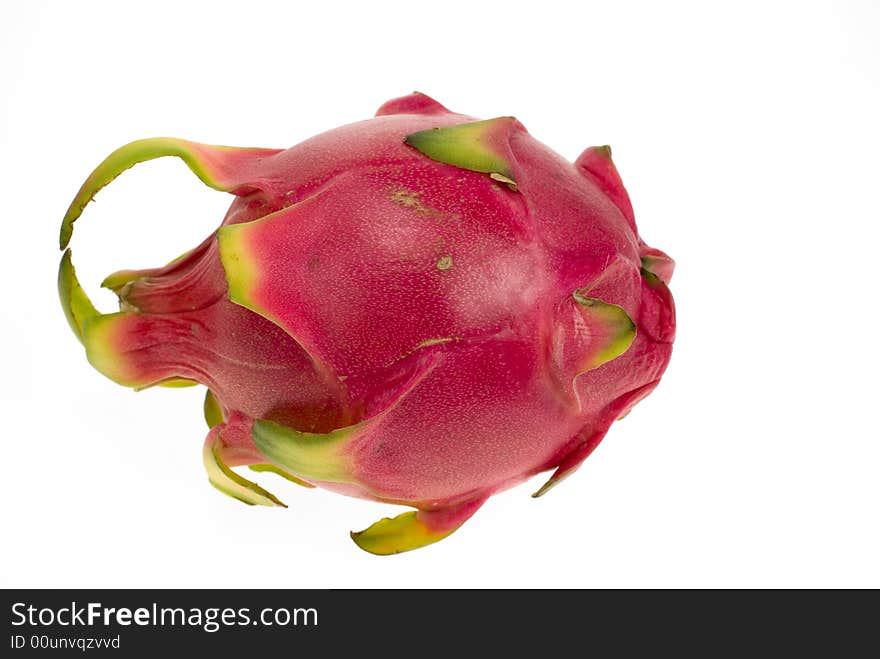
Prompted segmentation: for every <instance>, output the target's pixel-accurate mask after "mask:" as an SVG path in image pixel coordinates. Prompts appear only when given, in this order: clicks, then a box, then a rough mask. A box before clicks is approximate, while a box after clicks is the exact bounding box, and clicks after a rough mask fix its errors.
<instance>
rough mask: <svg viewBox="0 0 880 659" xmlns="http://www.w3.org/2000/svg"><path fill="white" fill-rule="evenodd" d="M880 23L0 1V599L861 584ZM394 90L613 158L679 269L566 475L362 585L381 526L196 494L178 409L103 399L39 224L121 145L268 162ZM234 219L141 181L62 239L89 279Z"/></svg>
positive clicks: (180, 179)
mask: <svg viewBox="0 0 880 659" xmlns="http://www.w3.org/2000/svg"><path fill="white" fill-rule="evenodd" d="M878 7H880V5H878V4H877V3H876V2H872V1H871V0H865V1H863V2H821V3H820V2H792V3H782V2H755V3H751V2H735V3H733V2H732V3H727V5H722V4H720V3H698V2H695V3H677V2H645V3H631V2H608V1H603V2H600V3H576V2H560V3H556V2H550V1H548V0H542V2H536V3H528V4H526V3H523V4H518V3H516V2H512V1H509V0H508V1H507V2H486V3H481V2H476V1H473V0H472V1H469V2H455V1H451V0H449V1H445V2H433V3H418V2H400V3H381V2H370V3H367V2H364V3H350V4H341V3H337V2H329V1H327V2H323V3H293V2H289V3H288V2H277V3H263V2H254V1H249V2H235V3H224V2H211V3H207V2H206V3H196V2H187V3H185V2H172V3H168V2H151V3H137V4H135V3H118V2H117V3H98V2H82V1H81V2H52V3H50V2H8V1H7V2H3V3H2V4H0V113H2V114H0V131H2V132H0V181H2V188H0V189H2V195H3V197H2V198H3V203H2V206H0V209H2V210H0V213H2V223H0V227H2V258H0V268H2V273H0V275H2V276H0V286H2V306H0V320H2V324H0V332H2V341H0V351H2V362H0V363H2V377H0V405H2V415H0V428H2V438H0V441H2V461H3V463H2V479H0V528H2V536H3V537H2V540H0V584H3V585H7V586H27V587H39V586H104V587H135V586H141V587H173V586H184V587H195V586H217V587H221V586H237V587H245V586H257V587H318V588H325V587H368V586H369V587H373V586H378V587H382V586H403V587H426V586H439V587H445V586H461V587H470V586H473V587H488V586H496V587H507V586H523V587H538V586H546V587H567V586H577V587H869V586H870V587H874V588H876V587H880V561H878V560H877V557H878V556H880V529H878V503H880V478H878V475H880V430H878V426H877V418H878V417H877V407H878V393H880V386H878V380H877V374H878V368H880V360H878V338H877V333H878V322H877V321H878V312H877V298H878V284H877V282H878V277H880V269H878V253H877V239H878V237H880V229H878V226H880V210H878V209H880V203H878V189H880V166H878V154H880V136H878V117H880V52H878V39H877V35H878V34H880V10H878ZM413 89H418V90H420V91H423V92H425V93H428V94H430V95H432V96H434V97H435V98H437V99H438V100H439V101H440V102H442V103H444V104H445V105H447V106H448V107H450V108H452V109H454V110H458V111H461V112H465V113H468V114H472V115H476V116H482V117H493V116H498V115H506V114H515V115H516V116H517V117H518V118H519V119H520V120H521V121H522V122H523V123H524V124H525V125H526V126H527V128H528V129H529V130H530V132H531V133H532V134H533V135H534V136H535V137H537V138H538V139H540V140H542V141H543V142H545V143H547V144H548V145H550V146H551V147H553V148H555V149H556V150H557V151H559V152H560V153H562V154H563V155H565V156H566V157H569V158H575V157H576V156H577V155H578V154H579V153H580V151H581V150H582V149H583V148H584V147H586V146H589V145H593V144H605V143H609V144H611V145H612V146H613V148H614V155H615V160H616V162H617V165H618V167H619V169H620V171H621V173H622V175H623V178H624V181H625V183H626V185H627V186H628V188H629V191H630V193H631V195H632V199H633V203H634V206H635V209H636V217H637V220H638V223H639V227H640V230H641V233H642V235H643V236H644V238H645V239H646V240H647V241H648V242H649V243H650V244H652V245H655V246H657V247H659V248H662V249H664V250H666V251H667V252H668V253H669V254H670V255H672V256H673V257H674V258H675V259H676V260H677V262H678V269H677V271H676V275H675V278H674V280H673V282H672V290H673V293H674V295H675V298H676V302H677V306H678V319H679V332H678V338H677V342H676V347H675V352H674V354H673V359H672V363H671V366H670V368H669V370H668V372H667V376H666V377H665V379H664V381H663V382H662V383H661V385H660V387H659V388H658V389H657V390H656V392H655V393H654V394H653V395H652V396H651V397H650V398H648V399H647V400H646V401H644V402H643V403H642V404H640V405H639V406H638V407H637V408H636V409H635V410H634V411H633V413H632V414H631V415H630V416H629V417H628V418H627V419H626V420H624V421H622V422H621V423H619V424H616V425H615V426H614V427H613V428H612V430H611V432H610V433H609V435H608V437H607V438H606V440H605V442H604V443H603V444H602V445H601V446H600V448H599V449H598V450H597V451H596V453H594V455H593V456H592V457H591V458H590V459H589V460H588V461H587V463H586V464H585V465H584V467H583V468H582V469H581V470H580V471H579V472H578V473H577V474H576V475H575V476H574V477H572V478H571V479H569V480H568V481H566V482H565V483H564V484H563V485H562V486H560V487H558V488H557V489H556V490H554V491H553V492H552V493H550V494H548V495H547V496H546V497H544V498H542V499H540V500H533V499H530V498H529V496H528V495H529V494H530V493H531V492H532V491H533V490H534V489H536V487H537V486H538V485H539V484H540V483H541V482H543V479H542V478H536V479H534V480H533V481H531V482H529V483H526V484H524V485H522V486H520V487H517V488H515V489H513V490H510V491H508V492H506V493H504V494H501V495H499V496H496V497H494V498H492V499H491V500H490V501H489V503H487V505H485V506H484V508H483V509H482V510H481V511H480V512H479V513H478V514H477V515H476V516H475V517H474V518H473V519H472V520H471V521H470V522H468V523H467V524H466V525H465V526H464V527H463V528H462V529H461V530H460V531H459V532H458V533H456V534H455V535H454V536H452V537H450V538H449V539H447V540H445V541H443V542H441V543H439V544H437V545H434V546H431V547H428V548H426V549H422V550H419V551H416V552H412V553H409V554H404V555H400V556H395V557H388V558H377V557H374V556H371V555H369V554H366V553H363V552H361V551H360V550H359V549H357V547H355V545H354V544H353V543H352V542H351V541H350V540H349V538H348V531H349V530H350V529H361V528H364V527H366V526H368V525H369V524H370V523H372V522H373V521H375V520H377V519H379V518H380V517H382V516H386V515H390V514H394V513H397V512H399V511H398V509H397V508H395V507H393V506H388V505H383V504H379V503H374V502H367V501H359V500H355V499H350V498H346V497H341V496H338V495H333V494H330V493H327V492H322V491H307V490H303V489H300V488H298V487H296V486H295V485H292V484H287V483H284V482H283V481H281V480H278V479H275V478H274V477H272V476H271V475H263V477H262V478H261V481H262V482H264V483H265V484H266V485H267V486H269V487H270V489H272V490H273V491H274V492H275V493H276V494H278V495H279V496H281V498H283V499H285V500H286V501H287V503H288V504H289V505H290V508H289V509H288V510H281V509H268V508H249V507H246V506H243V505H241V504H239V503H238V502H236V501H233V500H232V499H229V498H227V497H224V496H222V495H220V494H219V493H218V492H216V491H215V490H213V488H211V487H210V486H209V485H208V483H207V480H206V478H205V476H204V472H203V469H202V465H201V447H202V442H203V439H204V435H205V433H206V430H205V427H204V422H203V420H202V416H201V398H202V388H201V387H199V388H198V389H186V390H166V389H154V390H149V391H145V392H141V393H138V394H135V393H132V392H131V391H129V390H127V389H124V388H122V387H119V386H117V385H115V384H113V383H112V382H110V381H109V380H106V379H105V378H104V377H103V376H101V375H100V374H98V373H97V372H96V371H94V370H93V369H92V368H91V367H90V366H89V364H88V363H87V362H86V360H85V356H84V354H83V350H82V348H81V347H80V345H79V344H78V343H77V341H76V339H75V338H74V336H73V335H72V333H71V332H70V329H69V328H68V326H67V324H66V322H65V320H64V316H63V314H62V312H61V308H60V305H59V303H58V300H57V293H56V290H55V278H56V271H57V262H58V259H59V257H60V252H58V251H57V233H58V227H59V224H60V220H61V216H62V215H63V213H64V211H65V209H66V208H67V205H68V203H69V202H70V200H71V199H72V197H73V195H74V193H75V192H76V190H77V189H78V187H79V185H80V183H81V182H82V180H83V179H84V178H85V177H86V176H87V175H88V173H89V172H90V171H91V169H92V168H93V167H94V166H95V165H96V164H97V163H98V162H100V160H101V159H102V158H103V157H104V156H106V155H107V154H108V153H109V152H110V151H111V150H113V149H114V148H116V147H117V146H119V145H121V144H123V143H125V142H128V141H130V140H133V139H136V138H141V137H150V136H157V135H173V136H179V137H184V138H188V139H191V140H196V141H201V142H208V143H221V144H236V145H247V146H271V147H286V146H290V145H292V144H295V143H296V142H299V141H301V140H302V139H305V138H307V137H309V136H311V135H313V134H316V133H318V132H321V131H323V130H327V129H329V128H332V127H335V126H337V125H340V124H343V123H347V122H351V121H355V120H359V119H362V118H366V117H368V116H370V115H371V114H372V113H373V112H374V111H375V109H376V108H377V107H378V106H379V105H380V104H381V103H382V102H383V101H385V100H387V99H388V98H392V97H395V96H399V95H402V94H405V93H408V92H410V91H412V90H413ZM229 201H230V199H229V198H228V197H227V196H226V195H223V194H222V193H218V192H214V191H211V190H208V189H207V188H204V187H203V186H202V185H201V183H200V182H199V181H198V180H197V179H195V178H194V177H193V176H192V175H190V173H189V172H188V171H187V170H186V168H185V167H184V166H183V165H182V164H181V163H180V162H178V161H175V160H173V159H164V160H161V161H156V162H152V163H147V164H144V165H140V166H138V167H137V168H135V169H134V170H132V171H130V172H128V173H126V174H125V175H123V176H122V177H120V178H119V179H118V180H117V181H116V182H114V183H113V184H112V185H111V186H110V187H108V188H107V189H106V190H105V191H103V192H102V193H101V194H100V195H99V198H98V200H97V202H96V203H94V204H92V205H90V206H89V208H88V209H87V211H86V212H85V214H84V216H83V218H82V220H81V221H80V222H78V223H77V232H76V234H75V236H74V240H73V246H74V252H75V257H76V259H75V263H76V265H77V267H78V271H79V274H80V275H81V280H82V282H83V285H84V286H85V287H86V289H87V290H88V291H89V293H90V294H91V295H92V297H93V299H94V300H95V302H96V304H97V305H98V306H99V308H101V309H103V310H105V311H110V310H113V309H114V308H115V307H114V300H113V297H112V295H110V294H109V293H107V292H105V291H99V289H98V284H99V282H100V281H101V279H102V278H103V276H104V275H106V274H108V273H110V272H112V271H115V270H117V269H120V268H124V267H147V266H153V265H158V264H161V263H164V262H165V261H167V260H169V258H171V257H174V256H176V255H177V254H179V253H180V252H182V251H184V250H185V249H187V248H189V247H191V246H194V245H195V244H196V243H197V242H199V241H200V240H201V239H202V238H203V237H204V236H205V235H207V234H208V233H209V232H210V231H212V230H213V229H214V228H215V227H216V225H217V224H218V223H219V221H220V219H221V217H222V214H223V212H224V209H225V207H226V205H227V204H228V203H229Z"/></svg>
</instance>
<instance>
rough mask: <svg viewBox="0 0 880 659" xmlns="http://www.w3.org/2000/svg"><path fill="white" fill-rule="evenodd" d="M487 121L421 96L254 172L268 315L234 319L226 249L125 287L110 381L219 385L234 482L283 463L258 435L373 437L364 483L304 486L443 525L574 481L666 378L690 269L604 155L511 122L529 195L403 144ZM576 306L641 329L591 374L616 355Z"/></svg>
mask: <svg viewBox="0 0 880 659" xmlns="http://www.w3.org/2000/svg"><path fill="white" fill-rule="evenodd" d="M474 121H477V120H476V119H474V118H472V117H468V116H464V115H460V114H455V113H452V112H449V111H448V110H446V109H445V108H443V107H442V106H441V105H439V104H438V103H436V102H435V101H433V100H431V99H430V98H428V97H427V96H424V95H422V94H413V95H410V96H407V97H403V98H401V99H395V100H393V101H389V102H388V103H386V104H385V105H383V106H382V108H380V110H379V112H378V114H377V116H376V117H375V118H373V119H369V120H366V121H362V122H358V123H355V124H352V125H348V126H343V127H341V128H337V129H335V130H331V131H329V132H327V133H324V134H321V135H318V136H316V137H314V138H312V139H309V140H307V141H305V142H303V143H301V144H298V145H296V146H294V147H292V148H290V149H287V150H286V151H281V152H278V153H277V154H275V155H268V156H265V157H262V158H260V160H259V163H258V165H254V163H253V162H252V163H250V165H249V166H250V167H251V169H252V170H253V171H254V172H256V175H253V174H251V175H250V178H249V179H248V181H247V186H246V187H244V188H243V189H242V190H239V192H238V193H239V194H240V196H239V197H238V198H236V200H235V201H234V203H233V204H232V206H231V208H230V209H229V212H228V213H227V215H226V217H225V219H224V220H223V226H229V225H235V224H243V223H248V222H252V221H254V220H257V221H255V222H253V223H252V224H248V225H247V226H246V227H243V228H242V230H241V232H240V233H236V236H237V237H238V239H237V242H236V250H238V251H237V252H236V257H237V258H243V259H245V260H246V261H247V264H248V268H249V269H250V271H252V272H253V273H255V274H254V276H253V278H252V280H251V281H250V283H248V284H247V285H246V286H245V288H246V289H247V295H248V306H250V307H251V308H246V307H245V306H241V305H240V304H237V303H235V302H233V301H231V299H230V281H231V279H232V277H233V275H232V273H231V272H228V268H227V267H225V263H224V261H222V260H221V249H220V246H219V245H218V234H217V232H215V233H214V234H212V235H211V236H210V237H209V238H207V239H206V240H205V242H204V243H202V245H200V246H199V247H198V248H196V249H195V250H193V251H192V252H191V253H190V254H189V255H187V256H186V257H184V258H183V259H181V260H179V261H177V262H175V263H172V264H170V265H168V266H166V267H163V268H157V269H154V270H145V271H139V272H128V273H121V275H120V276H119V277H118V280H119V281H121V282H122V283H121V284H117V285H114V289H115V290H116V292H117V293H118V294H119V296H120V300H121V305H122V306H121V308H122V310H123V311H124V312H125V313H123V314H121V315H118V316H115V318H114V322H113V323H112V326H111V327H109V329H108V332H107V334H106V337H107V338H106V340H107V341H108V342H109V343H110V346H111V349H112V351H113V352H114V354H115V358H114V359H115V361H114V364H115V366H113V367H112V368H110V367H108V368H107V369H106V370H105V373H106V374H108V375H110V377H114V379H117V380H119V381H124V382H125V383H126V384H132V383H134V384H136V385H137V386H147V385H150V384H154V383H157V382H159V381H162V380H167V379H169V378H181V377H182V378H187V379H191V380H195V381H197V382H200V383H202V384H205V385H206V386H207V387H209V388H210V390H211V391H212V392H213V394H214V396H215V397H216V399H217V400H218V401H219V402H220V404H221V406H222V408H223V410H224V413H225V418H226V419H227V423H226V424H224V425H221V426H220V427H219V428H216V429H215V431H214V433H215V435H217V434H218V433H220V434H222V435H223V437H224V446H225V449H226V455H227V461H228V462H229V464H231V465H234V464H251V463H266V462H267V458H266V457H265V456H264V455H262V454H261V452H260V450H259V449H258V448H257V446H256V445H254V443H253V440H252V439H251V434H250V431H249V428H250V424H251V423H253V420H256V419H264V420H270V421H274V422H277V423H279V424H282V425H284V426H287V427H291V428H295V429H297V430H300V431H307V432H313V433H328V432H330V431H331V430H333V429H335V428H340V427H344V426H352V425H355V424H358V423H360V422H362V421H365V420H368V421H371V423H369V424H366V427H365V429H364V430H363V431H358V432H356V433H355V434H354V435H353V437H352V438H351V440H350V441H349V442H348V443H347V444H346V445H345V447H344V452H345V454H346V455H347V456H348V457H349V458H350V464H351V469H352V476H353V477H352V478H351V479H349V480H348V481H347V482H326V481H321V480H320V479H313V478H310V477H309V474H296V475H297V476H300V477H302V478H303V479H304V480H307V481H311V482H313V483H315V484H317V485H319V486H323V487H327V488H330V489H334V490H336V491H340V492H343V493H345V494H349V495H355V496H363V497H368V498H372V499H378V500H382V501H389V502H395V503H406V504H408V505H412V506H415V507H417V508H419V509H421V510H423V511H431V510H437V509H447V508H450V507H453V506H455V505H458V504H461V503H462V502H478V503H477V506H478V505H479V502H482V501H483V500H484V499H485V498H486V497H488V496H489V495H491V494H493V493H495V492H498V491H499V490H501V489H504V488H507V487H510V486H512V485H514V484H516V483H519V482H521V481H523V480H524V479H527V478H529V477H531V476H533V475H535V474H536V473H538V472H541V471H544V470H547V469H551V468H556V467H558V468H559V471H558V472H557V473H558V474H559V476H564V475H567V473H568V472H569V471H571V470H573V469H574V468H576V467H577V466H578V465H579V464H580V462H581V461H582V460H583V459H584V458H586V456H587V455H588V454H589V453H590V452H591V451H592V450H593V449H594V448H595V446H596V445H597V444H598V443H599V441H600V440H601V439H602V437H604V435H605V433H606V432H607V430H608V428H609V426H610V425H611V424H612V423H613V421H614V420H616V419H617V418H619V417H621V416H623V415H625V414H626V413H628V412H629V410H630V408H631V407H632V406H633V405H635V404H636V403H637V402H638V401H639V400H641V399H642V398H644V397H645V396H646V395H647V394H648V393H650V392H651V390H652V389H653V388H654V387H655V386H656V385H657V383H658V381H659V379H660V377H661V375H662V374H663V372H664V370H665V369H666V366H667V364H668V362H669V358H670V354H671V350H672V342H673V338H674V332H675V312H674V306H673V301H672V297H671V295H670V294H669V290H668V288H667V287H666V283H668V281H669V278H670V277H671V274H672V268H673V262H672V260H671V259H670V258H669V257H667V256H666V255H665V254H663V253H662V252H660V251H659V250H656V249H653V248H649V247H648V246H647V245H645V243H644V242H643V241H642V240H641V239H640V237H639V235H638V233H637V230H636V225H635V220H634V217H633V211H632V206H631V204H630V200H629V197H628V195H627V193H626V191H625V189H624V187H623V184H622V182H621V180H620V177H619V176H618V174H617V170H616V169H615V167H614V164H613V162H612V161H611V157H610V150H608V149H607V148H606V147H598V148H592V149H588V150H587V151H585V152H584V154H582V155H581V156H580V158H578V160H577V161H576V162H575V163H574V164H573V163H570V162H568V161H566V160H565V159H563V158H562V157H560V156H559V155H557V154H556V153H554V152H553V151H551V150H550V149H548V148H547V147H546V146H544V145H543V144H541V143H540V142H538V141H537V140H535V139H534V138H533V137H532V136H531V135H529V133H528V132H527V131H526V130H525V128H523V127H522V125H521V124H519V122H517V121H515V120H513V119H511V120H510V121H509V122H507V123H506V124H504V125H505V129H504V130H505V131H506V132H504V134H503V135H501V137H500V138H498V140H500V141H499V142H498V143H499V144H500V148H502V149H503V152H504V154H505V157H506V159H507V161H508V162H509V163H510V164H511V171H512V172H513V174H514V176H513V178H514V179H515V181H516V190H513V189H511V187H510V186H508V185H505V184H504V183H503V182H499V181H498V180H493V179H492V178H490V177H489V176H487V174H486V173H484V172H480V171H471V170H470V169H467V168H463V167H460V166H456V165H453V164H445V163H444V162H439V161H437V160H434V159H432V158H430V157H427V156H426V155H425V154H424V153H422V152H420V151H419V150H418V149H415V148H413V147H412V146H411V145H409V144H407V143H405V141H404V138H405V137H406V136H408V135H411V134H413V133H417V132H419V131H423V130H427V129H432V128H435V127H443V126H451V125H455V124H463V123H469V122H474ZM491 139H493V140H494V139H496V138H494V137H493V138H491ZM267 216H268V217H267ZM261 218H262V219H261ZM224 249H225V247H224ZM224 254H225V253H224ZM224 260H225V257H224ZM578 290H580V291H587V293H585V294H586V295H588V296H589V297H590V298H595V299H598V300H601V301H602V302H605V303H608V304H611V305H617V306H618V307H621V308H622V309H623V310H624V311H625V312H626V315H628V316H629V318H630V319H632V321H633V322H634V323H635V326H636V327H635V337H634V339H632V343H631V345H629V348H628V349H626V351H625V352H624V353H623V354H621V355H620V356H617V357H616V358H613V359H611V360H610V361H607V362H604V363H602V364H601V365H599V366H597V367H595V368H591V369H586V370H584V369H583V360H584V355H589V354H590V353H591V352H595V351H596V350H597V349H598V347H597V346H596V345H594V343H595V342H596V341H597V340H598V339H597V338H596V337H597V336H598V334H597V332H596V330H595V328H591V327H589V326H588V325H585V324H584V321H583V319H582V317H581V316H580V315H579V313H580V307H578V305H577V304H576V303H574V302H572V294H573V292H575V291H578ZM254 310H256V311H258V312H259V313H257V312H255V311H254ZM113 369H116V370H115V371H114V372H112V373H108V372H107V370H113ZM475 507H476V506H470V507H469V508H468V513H467V516H469V515H470V514H471V513H472V512H473V511H472V510H471V508H475ZM459 521H461V520H459Z"/></svg>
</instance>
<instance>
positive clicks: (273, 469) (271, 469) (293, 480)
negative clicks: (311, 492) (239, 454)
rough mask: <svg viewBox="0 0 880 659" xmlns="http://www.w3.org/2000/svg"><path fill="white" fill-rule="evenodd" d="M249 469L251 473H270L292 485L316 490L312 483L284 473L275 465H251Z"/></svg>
mask: <svg viewBox="0 0 880 659" xmlns="http://www.w3.org/2000/svg"><path fill="white" fill-rule="evenodd" d="M248 469H250V470H251V471H256V472H257V473H262V472H269V473H270V474H275V475H276V476H281V478H284V479H286V480H289V481H290V482H291V483H296V484H297V485H301V486H303V487H308V488H311V489H314V487H315V486H314V485H312V484H311V483H308V482H306V481H304V480H302V479H301V478H297V477H296V476H294V475H293V474H290V473H288V472H286V471H284V470H283V469H281V468H279V467H276V466H275V465H272V464H257V465H249V466H248Z"/></svg>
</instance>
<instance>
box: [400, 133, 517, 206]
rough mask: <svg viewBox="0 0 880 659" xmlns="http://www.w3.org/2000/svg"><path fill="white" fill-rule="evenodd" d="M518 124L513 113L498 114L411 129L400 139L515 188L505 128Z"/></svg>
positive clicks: (449, 162)
mask: <svg viewBox="0 0 880 659" xmlns="http://www.w3.org/2000/svg"><path fill="white" fill-rule="evenodd" d="M514 125H518V124H517V122H516V119H514V118H513V117H498V118H497V119H488V120H486V121H475V122H472V123H466V124H457V125H454V126H444V127H440V128H429V129H428V130H420V131H418V132H417V133H412V134H411V135H407V136H406V137H405V138H404V142H405V143H406V144H408V145H409V146H411V147H413V148H414V149H417V150H418V151H420V152H421V153H423V154H425V155H426V156H428V157H429V158H431V159H432V160H436V161H438V162H442V163H446V164H447V165H455V166H456V167H461V168H462V169H469V170H471V171H474V172H482V173H484V174H489V175H490V176H491V178H493V179H494V180H497V181H499V182H502V183H506V184H507V185H508V187H510V188H511V189H512V190H516V180H515V177H514V173H513V162H512V161H513V156H512V155H511V153H510V148H509V145H508V135H509V131H510V130H511V128H512V127H513V126H514Z"/></svg>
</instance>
